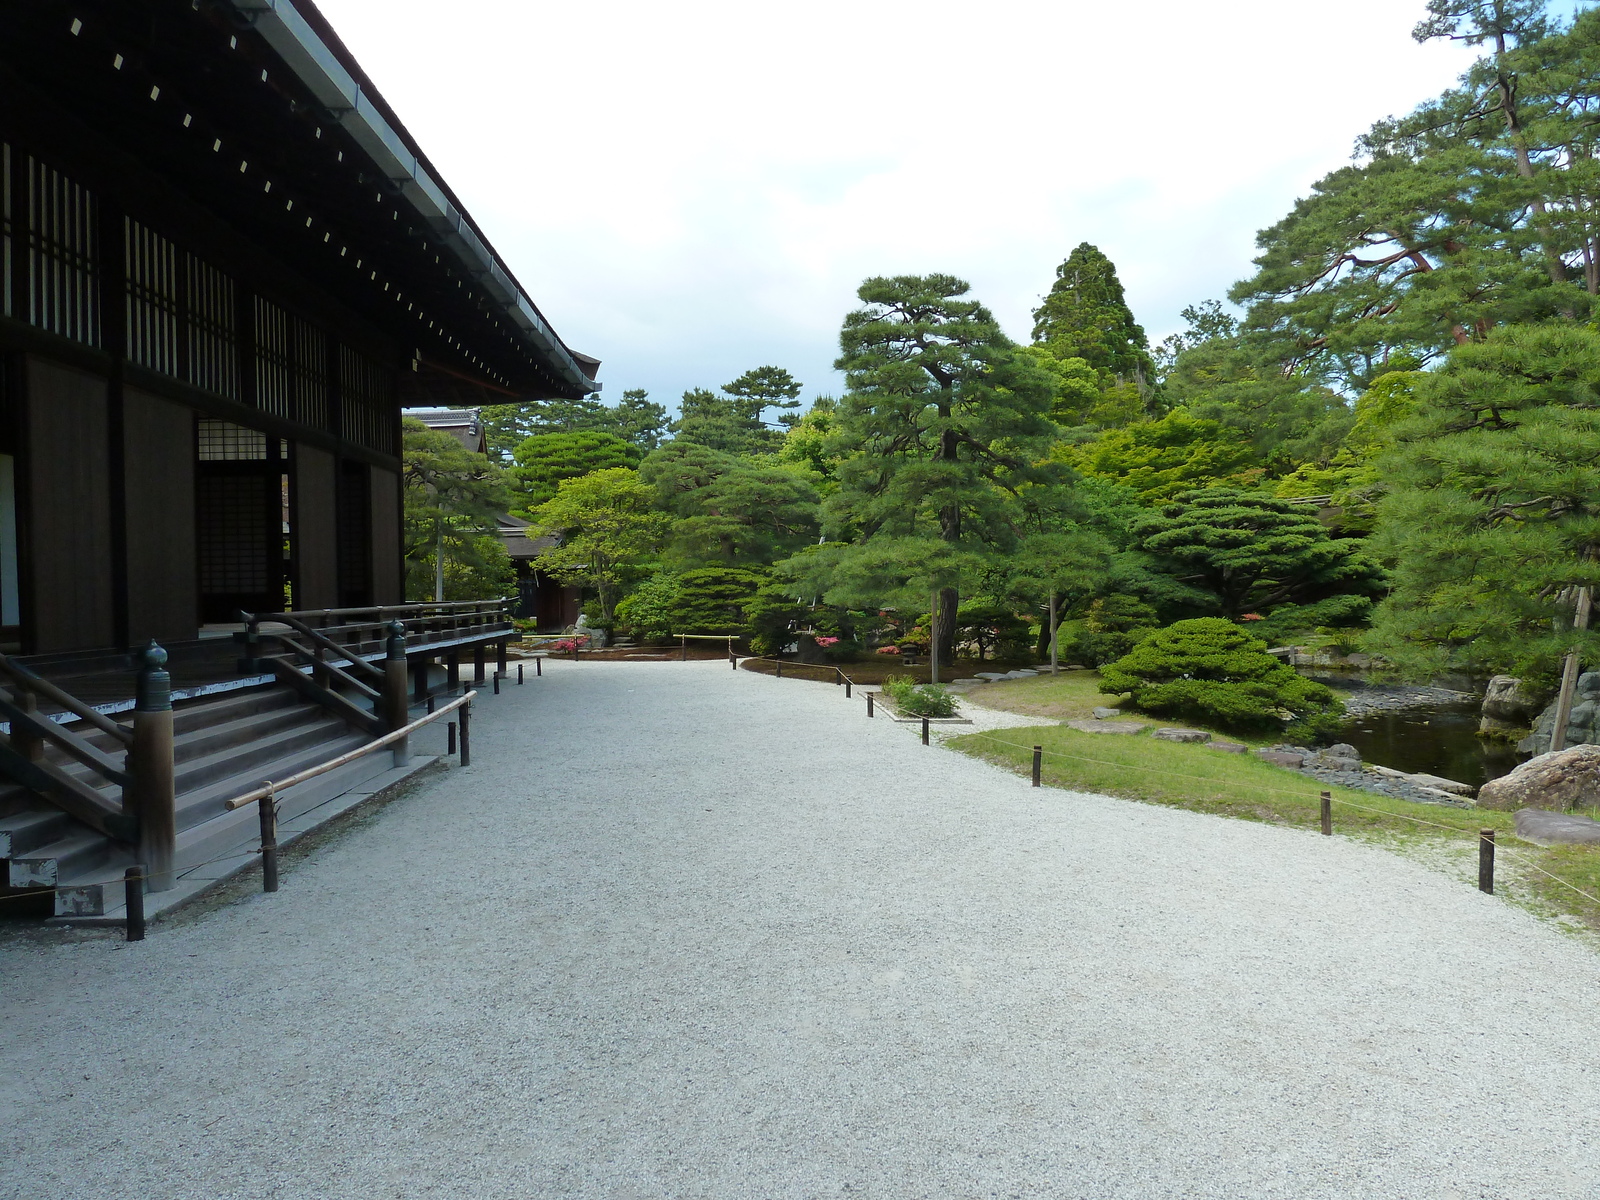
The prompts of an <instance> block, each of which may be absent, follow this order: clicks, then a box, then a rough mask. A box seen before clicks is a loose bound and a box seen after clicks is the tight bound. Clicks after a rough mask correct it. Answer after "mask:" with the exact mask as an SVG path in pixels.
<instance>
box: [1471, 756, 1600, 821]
mask: <svg viewBox="0 0 1600 1200" xmlns="http://www.w3.org/2000/svg"><path fill="white" fill-rule="evenodd" d="M1597 804H1600V746H1590V745H1583V746H1573V747H1572V748H1571V749H1569V750H1557V751H1556V752H1555V753H1554V754H1541V755H1539V757H1538V758H1530V759H1529V760H1528V761H1527V762H1525V763H1523V764H1522V765H1521V766H1520V767H1518V768H1517V769H1516V770H1515V771H1512V772H1511V774H1509V775H1502V776H1501V777H1500V778H1499V779H1491V780H1490V781H1489V782H1488V783H1486V784H1484V785H1483V786H1482V787H1481V788H1479V789H1478V806H1479V807H1480V808H1499V809H1506V810H1510V809H1514V808H1544V809H1549V810H1550V811H1552V812H1565V811H1567V810H1568V809H1572V808H1591V807H1593V806H1594V805H1597Z"/></svg>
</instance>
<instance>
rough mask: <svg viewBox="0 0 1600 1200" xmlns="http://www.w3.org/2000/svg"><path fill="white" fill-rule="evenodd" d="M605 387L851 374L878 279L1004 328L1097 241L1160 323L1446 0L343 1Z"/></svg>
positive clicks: (1205, 293)
mask: <svg viewBox="0 0 1600 1200" xmlns="http://www.w3.org/2000/svg"><path fill="white" fill-rule="evenodd" d="M319 2H320V4H321V7H322V9H323V11H324V12H325V13H326V14H327V15H328V17H329V19H330V20H331V21H332V22H333V24H334V26H335V28H336V29H337V30H338V31H339V33H340V35H341V36H342V37H343V38H344V39H345V41H346V42H347V43H348V44H349V46H350V47H351V49H352V50H353V51H354V52H355V54H356V56H357V58H359V59H360V61H361V62H362V64H363V65H364V66H365V68H366V69H367V72H368V73H369V74H370V75H371V76H372V78H373V80H374V81H375V82H376V83H377V85H378V87H379V88H380V89H381V90H382V91H383V93H384V95H385V96H386V97H387V98H388V100H389V101H390V103H391V104H392V105H393V106H394V108H395V109H396V111H398V112H399V114H400V117H401V119H402V120H404V121H405V122H406V124H407V126H408V127H409V128H410V130H411V132H412V133H413V134H414V135H415V136H416V137H417V139H418V140H419V141H420V143H421V144H422V147H423V149H424V150H425V151H426V152H427V154H428V155H429V157H431V158H432V159H433V161H434V163H435V164H436V165H437V166H438V168H439V169H440V171H441V173H442V174H443V175H444V176H445V178H446V179H447V180H448V181H449V183H450V185H451V186H452V187H453V188H454V189H455V191H456V193H457V194H458V195H459V196H460V197H461V199H462V200H463V202H464V203H465V204H466V206H467V207H468V209H469V210H470V211H471V212H472V214H473V216H474V217H475V218H476V219H477V220H478V222H479V224H480V225H481V226H482V227H483V228H484V230H485V231H486V232H487V233H488V235H489V237H490V239H491V241H492V242H493V243H494V245H495V247H496V249H498V250H499V252H500V253H501V255H502V256H503V257H504V258H505V260H506V261H507V262H508V263H509V264H510V266H511V268H512V270H513V271H514V272H515V273H516V274H517V275H518V277H519V278H520V279H521V281H522V284H523V286H524V287H525V288H527V290H528V291H529V293H530V294H531V295H532V297H533V299H534V301H535V302H536V303H537V304H538V305H539V306H540V308H541V310H542V311H543V312H544V314H545V316H546V317H547V318H548V319H549V320H550V322H551V323H552V324H553V325H554V326H555V328H556V329H557V331H558V332H559V333H560V334H561V336H562V337H563V338H564V339H565V340H566V341H567V342H568V344H569V345H571V346H573V347H574V348H575V349H578V350H582V351H584V352H586V353H589V354H593V355H595V356H596V357H598V358H600V359H602V360H603V361H604V367H603V368H602V372H601V378H602V379H603V380H604V384H605V397H606V398H607V399H608V400H611V401H613V402H614V401H615V400H616V399H617V398H618V397H619V396H620V395H621V393H622V391H623V390H624V389H626V388H632V387H643V388H647V389H649V391H650V393H651V396H652V397H653V398H654V399H657V400H661V401H663V402H666V403H668V404H669V405H673V404H675V403H676V401H677V398H678V396H679V395H680V394H681V393H682V392H683V390H684V389H685V388H689V387H694V386H697V385H698V386H710V387H715V386H718V385H720V384H723V383H726V382H728V381H729V380H731V379H733V378H734V377H735V376H737V375H738V374H739V373H740V372H742V371H744V370H746V369H747V368H749V367H754V366H759V365H762V364H765V363H773V364H776V365H778V366H782V367H786V368H788V369H789V370H790V371H792V372H793V373H794V374H795V376H796V377H797V378H799V379H800V380H802V381H803V382H804V383H805V385H806V396H807V397H808V398H809V397H810V396H811V395H814V394H816V393H818V392H834V393H837V392H838V390H839V387H840V379H839V376H838V375H837V374H836V373H835V372H834V371H833V369H832V363H833V359H834V357H835V356H836V355H837V353H838V346H837V335H838V328H839V323H840V319H841V318H842V317H843V315H844V314H845V312H846V311H847V310H848V309H849V308H850V307H851V306H852V304H853V302H854V292H855V289H856V287H857V286H858V285H859V283H860V281H861V280H862V279H863V278H865V277H866V276H868V275H876V274H897V273H905V272H915V273H926V272H932V271H946V272H951V273H953V274H956V275H959V276H961V277H962V278H964V279H967V280H969V281H970V282H971V283H972V285H973V294H974V295H976V296H977V297H978V298H979V299H981V300H983V301H984V302H985V303H986V304H988V305H989V306H990V307H991V308H992V309H993V310H994V311H995V313H996V314H997V315H998V316H999V318H1000V321H1001V323H1002V325H1003V326H1004V327H1005V328H1006V330H1007V332H1008V333H1010V334H1011V335H1012V336H1013V337H1015V338H1017V339H1019V340H1026V339H1027V338H1028V336H1029V333H1030V330H1031V323H1032V319H1031V317H1030V315H1029V313H1030V310H1031V309H1032V308H1033V307H1034V306H1035V305H1036V304H1037V303H1038V299H1039V297H1040V296H1041V295H1042V294H1043V293H1044V292H1045V291H1047V290H1048V289H1049V286H1050V282H1051V280H1052V279H1053V278H1054V270H1055V267H1056V265H1057V264H1058V263H1059V262H1060V261H1061V260H1062V259H1063V258H1065V257H1066V255H1067V254H1068V252H1070V251H1071V249H1072V248H1073V247H1074V246H1076V245H1077V244H1078V243H1079V242H1082V241H1089V242H1093V243H1094V244H1095V245H1097V246H1099V247H1100V248H1101V249H1102V250H1103V251H1105V252H1106V254H1108V255H1109V256H1110V257H1111V259H1112V260H1113V261H1114V262H1115V263H1116V264H1117V267H1118V270H1119V271H1120V273H1121V276H1122V280H1123V283H1124V284H1125V285H1126V287H1127V290H1128V298H1129V301H1130V303H1131V304H1132V307H1133V311H1134V314H1135V315H1136V316H1137V317H1138V318H1139V320H1140V321H1141V322H1142V323H1143V324H1144V326H1145V329H1146V331H1147V332H1148V333H1149V334H1150V339H1151V341H1152V342H1156V341H1159V340H1160V339H1161V338H1162V337H1163V336H1165V335H1166V334H1168V333H1171V332H1173V331H1175V330H1176V329H1178V328H1181V326H1182V320H1181V318H1180V317H1179V315H1178V314H1179V311H1180V310H1181V309H1182V308H1183V307H1184V306H1185V305H1187V304H1192V303H1195V302H1196V301H1200V300H1204V299H1207V298H1211V297H1221V296H1222V294H1223V293H1224V292H1225V291H1226V289H1227V288H1228V286H1229V285H1230V284H1231V283H1232V282H1234V281H1235V280H1236V279H1239V278H1240V277H1242V276H1243V275H1245V274H1247V273H1248V272H1249V268H1250V258H1251V255H1252V253H1253V245H1254V237H1255V232H1256V230H1257V229H1259V228H1261V227H1262V226H1264V225H1268V224H1271V223H1273V222H1275V221H1277V220H1278V219H1279V218H1280V217H1281V216H1282V215H1283V214H1284V213H1285V212H1286V211H1287V210H1288V208H1289V206H1290V205H1291V204H1292V203H1293V202H1294V200H1295V198H1296V197H1298V196H1300V195H1303V194H1304V193H1305V192H1306V190H1307V189H1308V186H1309V185H1310V184H1311V183H1312V181H1314V180H1315V179H1317V178H1318V177H1320V176H1321V175H1323V174H1325V173H1326V172H1327V171H1329V170H1332V169H1334V168H1336V167H1338V166H1339V165H1341V164H1342V163H1344V162H1345V161H1347V160H1348V158H1349V155H1350V150H1351V145H1352V142H1353V140H1354V138H1355V137H1356V136H1357V135H1358V134H1360V133H1361V132H1362V131H1364V130H1365V129H1366V128H1367V127H1368V126H1369V125H1370V124H1371V123H1372V121H1373V120H1375V119H1376V118H1379V117H1382V116H1386V115H1388V114H1390V113H1395V112H1401V111H1404V110H1406V109H1409V108H1410V107H1412V106H1413V105H1414V104H1416V103H1417V102H1419V101H1421V100H1423V99H1425V98H1427V97H1429V96H1431V95H1433V94H1435V93H1437V92H1438V91H1440V90H1441V89H1443V88H1445V87H1447V86H1449V84H1450V83H1451V82H1452V81H1453V80H1454V78H1455V77H1456V75H1457V74H1458V73H1459V72H1460V70H1461V69H1462V68H1463V66H1464V65H1465V63H1466V61H1467V52H1466V51H1463V50H1460V49H1458V48H1455V47H1452V46H1448V45H1442V44H1430V45H1426V46H1418V45H1417V44H1416V43H1415V42H1413V41H1412V40H1411V37H1410V30H1411V28H1412V26H1413V25H1414V24H1415V23H1416V21H1417V20H1418V19H1419V17H1420V16H1421V11H1422V8H1423V4H1422V0H1340V2H1339V3H1336V4H1335V3H1329V2H1328V0H1210V2H1208V3H1196V2H1195V0H1140V2H1137V3H1116V2H1114V0H1094V2H1092V3H1089V2H1084V0H1051V2H1049V3H1045V2H1033V0H989V2H988V3H986V4H970V3H963V4H959V5H958V4H954V3H945V2H943V0H920V2H918V3H915V4H912V3H903V2H902V3H882V2H877V0H850V2H848V3H840V2H837V0H809V2H807V3H805V4H796V3H788V4H753V3H750V2H749V0H742V2H740V3H722V2H708V0H683V2H680V3H677V4H670V5H668V4H661V3H659V2H658V0H653V2H651V3H641V2H637V0H610V2H608V3H579V4H560V5H557V4H549V3H528V2H526V0H455V2H454V3H451V4H448V5H446V4H440V3H438V0H319Z"/></svg>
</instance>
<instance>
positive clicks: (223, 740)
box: [0, 683, 389, 916]
mask: <svg viewBox="0 0 1600 1200" xmlns="http://www.w3.org/2000/svg"><path fill="white" fill-rule="evenodd" d="M173 725H174V739H173V759H174V766H175V770H176V777H177V778H176V783H177V787H176V792H177V827H178V837H177V849H176V855H175V860H174V869H175V871H176V872H177V873H178V874H179V875H180V876H181V875H182V873H183V872H184V871H186V870H190V869H192V868H194V867H196V866H198V865H200V864H202V863H206V862H208V861H211V860H213V859H215V858H217V857H218V856H220V855H223V854H225V853H227V852H228V851H230V850H236V849H238V848H239V847H241V846H244V845H247V844H249V843H250V842H251V841H252V839H253V837H254V835H255V832H256V815H255V812H254V810H253V809H252V808H245V809H240V810H239V811H237V812H229V811H228V810H227V807H226V806H227V801H228V800H230V799H232V798H233V797H235V796H239V795H242V794H243V793H245V792H248V791H250V790H251V789H252V788H254V787H256V786H258V785H259V784H261V783H262V782H263V781H264V780H268V779H286V778H288V777H289V776H291V775H293V774H294V773H296V772H297V771H301V770H304V769H306V768H308V767H312V766H315V765H317V764H319V763H323V762H327V761H328V760H330V759H332V758H335V757H337V756H338V755H341V754H343V753H345V752H346V751H348V750H352V749H354V748H356V747H357V746H360V745H363V744H364V743H366V742H367V741H369V740H370V735H369V734H368V733H367V732H366V731H364V730H358V729H356V728H353V727H352V725H351V724H350V723H347V722H346V721H344V720H341V719H340V718H339V717H336V716H334V715H332V714H331V713H329V711H328V710H327V709H326V708H324V707H322V706H320V705H318V704H315V703H311V702H309V701H307V700H306V699H304V698H302V696H301V695H300V694H298V693H297V692H296V691H295V690H292V689H291V688H289V687H287V686H285V685H283V684H281V683H274V684H266V685H261V686H257V687H252V688H248V689H245V690H239V691H232V692H227V693H223V694H222V695H219V696H215V697H200V698H197V699H193V700H189V701H184V702H180V703H179V704H177V705H175V706H174V711H173ZM68 728H69V729H72V730H74V731H76V732H77V733H79V734H80V736H82V737H83V738H84V740H86V741H88V742H89V743H90V744H91V745H93V746H95V747H96V748H97V749H99V750H101V751H102V752H104V753H105V754H107V755H108V756H115V755H117V754H119V753H120V752H121V751H123V749H124V747H123V746H122V745H121V744H120V743H118V742H117V741H116V740H115V739H114V738H113V737H112V736H111V735H110V734H107V733H103V732H100V731H98V730H93V729H90V728H86V727H84V726H83V723H77V724H74V725H70V726H68ZM46 757H47V758H48V759H49V760H50V761H51V762H53V763H54V764H55V765H56V766H58V767H60V768H61V769H62V770H64V771H66V772H67V773H68V774H70V775H73V776H74V777H76V778H78V779H80V780H81V781H82V782H83V783H85V784H86V785H88V786H90V787H94V788H95V790H97V791H99V792H101V793H102V794H103V795H105V797H106V799H107V801H108V802H109V803H116V802H117V799H118V797H117V791H118V789H116V788H115V787H114V786H112V785H109V784H106V783H105V782H104V781H102V780H101V779H100V778H98V777H97V776H95V775H94V774H93V773H92V772H90V771H89V770H88V769H87V768H85V767H83V766H81V765H80V764H79V763H77V762H75V761H73V760H72V759H71V758H70V757H68V756H67V755H65V754H64V753H62V752H61V751H60V750H59V749H57V748H56V747H54V746H50V747H48V748H47V749H46ZM388 765H389V764H388V762H387V761H386V760H385V758H384V756H382V755H372V756H369V757H368V758H366V759H362V760H358V762H356V763H352V764H350V767H349V768H345V769H343V770H342V772H341V774H340V777H339V781H338V782H339V783H340V784H341V785H343V786H345V787H348V786H353V785H354V783H356V782H359V781H360V780H361V779H366V778H371V777H372V776H374V775H377V774H380V773H382V772H383V771H384V770H386V769H387V768H388ZM305 807H310V804H309V803H308V804H307V805H306V806H305ZM301 811H304V809H302V810H301ZM282 815H284V816H285V817H287V816H290V815H295V814H293V813H284V814H282ZM133 861H134V850H133V847H131V846H130V845H127V844H125V843H120V842H117V841H114V840H113V839H111V838H110V837H108V836H106V835H105V834H103V833H101V832H98V831H97V830H95V829H92V828H90V827H89V826H88V825H87V824H85V823H83V822H81V821H79V820H77V819H75V818H73V817H71V816H69V815H68V814H66V813H65V812H63V811H62V810H61V809H60V808H59V807H57V806H54V805H51V804H49V803H48V802H46V801H45V800H43V799H42V798H40V797H39V796H36V795H35V794H34V793H33V792H31V791H29V790H28V789H26V788H24V787H22V786H21V785H20V784H13V783H10V782H9V781H3V780H0V894H5V893H6V892H7V891H9V892H10V893H12V894H15V893H16V892H18V891H29V890H42V889H53V890H54V896H55V905H54V908H55V913H56V915H58V916H90V915H98V914H100V913H103V912H104V911H106V907H107V902H108V896H114V895H120V891H121V887H122V884H121V880H120V878H119V876H120V875H121V873H122V871H123V869H124V868H125V867H126V866H128V865H130V864H131V863H132V862H133Z"/></svg>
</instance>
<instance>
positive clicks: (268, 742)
mask: <svg viewBox="0 0 1600 1200" xmlns="http://www.w3.org/2000/svg"><path fill="white" fill-rule="evenodd" d="M346 736H349V727H348V726H347V725H345V724H344V722H343V721H340V720H339V719H338V718H337V717H332V716H329V715H327V714H326V713H324V712H323V711H322V710H321V709H309V708H308V710H307V712H306V716H305V719H304V720H301V721H297V722H296V723H295V724H293V725H291V726H289V727H287V728H284V729H275V730H272V731H270V732H268V733H267V734H266V735H265V736H263V737H258V738H252V739H250V740H248V741H242V742H235V743H234V744H233V745H230V746H228V747H226V748H223V749H220V750H217V751H214V752H213V753H211V754H207V755H204V756H202V757H200V758H196V759H192V760H190V761H189V762H187V763H181V764H179V766H178V771H177V785H178V827H179V828H180V829H181V828H183V826H184V824H185V822H186V821H187V820H192V819H194V818H192V817H191V816H190V815H189V812H188V810H189V809H190V807H191V806H192V805H191V800H190V797H192V796H193V795H195V794H197V793H200V792H204V791H206V790H208V789H209V787H210V786H211V785H212V784H214V783H217V782H218V781H220V780H225V779H228V778H230V777H232V776H235V775H239V774H240V773H248V774H252V775H254V777H255V778H256V779H257V780H258V781H260V780H265V779H270V778H272V773H280V774H281V773H282V765H281V762H280V760H282V759H285V758H291V757H294V756H296V755H298V754H299V753H300V752H301V751H303V750H307V749H311V748H314V747H317V746H321V745H323V744H324V743H327V742H331V741H335V740H337V739H339V738H342V737H346ZM363 740H364V739H363ZM290 773H291V774H292V773H293V772H290Z"/></svg>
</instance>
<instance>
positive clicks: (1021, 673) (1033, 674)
mask: <svg viewBox="0 0 1600 1200" xmlns="http://www.w3.org/2000/svg"><path fill="white" fill-rule="evenodd" d="M1005 677H1006V678H1007V679H1037V678H1039V672H1037V671H1029V670H1027V669H1026V668H1023V669H1021V670H1017V671H1007V672H1006V674H1005Z"/></svg>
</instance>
